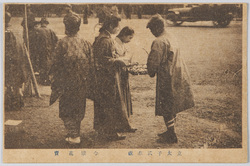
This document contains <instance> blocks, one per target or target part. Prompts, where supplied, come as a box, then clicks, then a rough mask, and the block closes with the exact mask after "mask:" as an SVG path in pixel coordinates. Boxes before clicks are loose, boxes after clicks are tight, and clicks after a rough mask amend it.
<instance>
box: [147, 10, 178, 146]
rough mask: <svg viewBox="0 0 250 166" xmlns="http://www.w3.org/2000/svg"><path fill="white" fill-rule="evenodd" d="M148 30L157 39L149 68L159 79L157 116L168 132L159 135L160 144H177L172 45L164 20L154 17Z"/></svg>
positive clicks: (151, 53)
mask: <svg viewBox="0 0 250 166" xmlns="http://www.w3.org/2000/svg"><path fill="white" fill-rule="evenodd" d="M147 28H149V29H150V31H151V33H152V34H153V35H154V36H155V37H156V39H155V40H154V41H153V43H152V45H151V51H150V53H149V56H148V61H147V68H148V74H149V76H150V77H154V76H155V75H156V77H157V83H156V106H155V114H156V115H157V116H163V118H164V122H165V125H166V127H167V131H166V132H164V133H161V134H158V136H159V137H160V139H159V140H158V141H160V142H166V143H177V136H176V133H175V130H174V123H175V117H176V115H175V112H174V109H173V102H174V101H173V93H172V88H171V86H172V85H171V76H170V71H169V69H170V64H169V61H171V59H172V58H173V57H172V52H171V51H172V47H171V43H170V41H169V39H168V37H167V34H166V30H165V24H164V19H163V18H162V17H161V16H160V15H154V16H153V17H152V18H151V20H150V21H149V22H148V24H147Z"/></svg>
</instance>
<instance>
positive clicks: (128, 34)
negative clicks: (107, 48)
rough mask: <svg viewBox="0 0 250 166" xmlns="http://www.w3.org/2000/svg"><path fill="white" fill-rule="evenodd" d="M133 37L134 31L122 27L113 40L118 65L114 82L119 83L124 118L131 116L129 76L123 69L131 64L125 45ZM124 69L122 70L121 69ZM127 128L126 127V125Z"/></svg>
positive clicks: (129, 128) (127, 129) (123, 130)
mask: <svg viewBox="0 0 250 166" xmlns="http://www.w3.org/2000/svg"><path fill="white" fill-rule="evenodd" d="M133 37H134V30H133V29H132V28H130V27H128V26H126V27H124V28H123V29H122V30H121V31H120V33H119V34H118V35H117V36H116V38H115V53H116V56H117V58H116V60H117V61H116V62H117V64H118V63H119V65H116V67H117V68H116V73H115V76H116V80H117V82H119V84H117V86H119V87H118V93H119V95H120V99H121V100H123V102H122V103H124V104H125V105H124V107H122V106H121V109H122V111H125V113H126V114H127V116H126V117H129V116H131V115H132V101H131V93H130V88H129V74H128V72H127V70H124V69H126V68H125V65H128V64H129V63H131V58H132V56H131V55H129V53H128V50H127V48H126V46H125V44H126V43H129V42H130V41H131V40H132V38H133ZM123 67H124V68H123ZM127 126H128V125H127ZM136 130H137V129H132V128H131V127H129V126H128V127H126V128H123V129H121V130H120V131H119V132H135V131H136Z"/></svg>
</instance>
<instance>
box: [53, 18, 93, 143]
mask: <svg viewBox="0 0 250 166" xmlns="http://www.w3.org/2000/svg"><path fill="white" fill-rule="evenodd" d="M64 24H65V29H66V30H65V32H66V34H67V36H66V37H64V38H63V39H61V40H60V41H59V42H58V44H57V47H56V50H55V60H54V64H53V66H52V68H51V71H50V74H51V75H52V83H51V84H52V85H51V89H52V93H51V98H50V101H51V103H50V104H53V102H55V101H56V99H57V98H59V117H60V118H61V119H62V120H63V122H64V126H65V128H66V129H67V131H68V135H67V136H66V141H67V142H69V143H71V144H79V143H80V142H81V140H80V124H81V121H82V120H83V118H84V116H85V107H86V96H87V81H86V80H87V77H88V74H89V69H90V66H91V64H92V63H91V56H92V48H91V44H90V43H89V42H88V41H86V40H84V39H83V38H80V37H79V35H78V31H79V29H80V25H81V18H80V17H79V15H77V14H72V15H70V16H68V17H67V18H65V19H64Z"/></svg>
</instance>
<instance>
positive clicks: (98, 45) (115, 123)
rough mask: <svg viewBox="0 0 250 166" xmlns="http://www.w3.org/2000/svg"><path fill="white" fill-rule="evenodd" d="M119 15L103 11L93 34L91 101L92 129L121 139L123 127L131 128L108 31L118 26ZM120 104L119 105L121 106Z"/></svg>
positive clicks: (112, 31)
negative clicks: (93, 75)
mask: <svg viewBox="0 0 250 166" xmlns="http://www.w3.org/2000/svg"><path fill="white" fill-rule="evenodd" d="M120 20H121V19H120V18H119V17H117V16H116V15H114V14H112V13H111V12H109V13H108V12H106V16H105V21H104V23H103V26H102V28H101V29H100V30H99V32H100V34H99V36H98V37H96V38H95V42H94V44H93V54H94V61H95V69H96V71H95V75H96V95H95V102H94V129H95V130H96V131H97V132H98V134H99V135H100V136H101V137H103V138H104V139H106V140H110V141H113V140H122V139H125V136H121V135H119V134H118V132H119V131H121V130H123V129H130V128H131V127H130V125H129V123H128V118H127V116H128V115H127V112H126V110H125V103H124V100H121V98H120V95H119V90H118V89H119V87H120V86H117V85H118V84H120V83H119V82H118V81H119V80H117V79H116V73H117V72H116V69H117V67H116V66H119V62H116V58H117V57H118V55H116V53H115V45H114V40H113V39H112V38H111V34H116V33H117V31H118V30H119V21H120ZM120 92H121V91H120ZM121 107H122V108H121Z"/></svg>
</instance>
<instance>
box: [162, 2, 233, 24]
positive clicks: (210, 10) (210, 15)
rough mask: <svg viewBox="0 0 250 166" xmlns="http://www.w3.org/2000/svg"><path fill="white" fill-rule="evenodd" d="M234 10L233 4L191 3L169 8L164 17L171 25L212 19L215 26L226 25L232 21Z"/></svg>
mask: <svg viewBox="0 0 250 166" xmlns="http://www.w3.org/2000/svg"><path fill="white" fill-rule="evenodd" d="M235 10H236V6H235V5H234V4H197V5H194V4H192V5H188V6H187V7H185V8H174V9H169V10H168V11H167V13H166V17H165V18H166V22H167V23H168V24H170V25H173V26H178V25H181V24H182V23H183V22H196V21H213V24H214V25H215V26H217V27H226V26H227V25H229V24H230V22H231V21H232V19H233V14H232V13H233V12H234V11H235Z"/></svg>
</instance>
